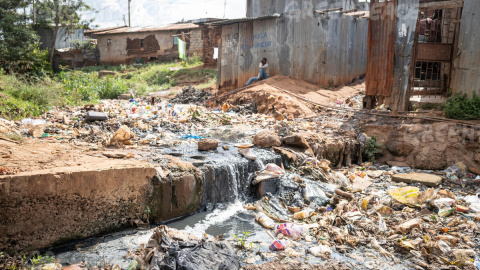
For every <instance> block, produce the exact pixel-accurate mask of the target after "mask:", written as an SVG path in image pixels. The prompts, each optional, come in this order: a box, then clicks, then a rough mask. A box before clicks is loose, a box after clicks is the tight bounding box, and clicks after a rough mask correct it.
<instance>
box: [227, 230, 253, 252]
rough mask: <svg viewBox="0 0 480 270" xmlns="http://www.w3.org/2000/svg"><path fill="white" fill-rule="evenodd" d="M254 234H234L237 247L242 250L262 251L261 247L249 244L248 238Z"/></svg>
mask: <svg viewBox="0 0 480 270" xmlns="http://www.w3.org/2000/svg"><path fill="white" fill-rule="evenodd" d="M251 233H252V232H242V234H238V235H237V234H234V235H233V238H234V239H235V246H237V247H238V248H241V249H249V250H252V249H254V248H258V249H259V250H260V246H258V245H256V244H255V243H253V242H249V243H247V240H248V238H249V237H250V234H251Z"/></svg>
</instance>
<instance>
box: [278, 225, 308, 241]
mask: <svg viewBox="0 0 480 270" xmlns="http://www.w3.org/2000/svg"><path fill="white" fill-rule="evenodd" d="M275 233H282V234H283V235H286V236H290V237H293V238H300V237H302V236H305V235H307V234H308V226H306V225H297V224H293V223H282V224H278V225H277V226H275Z"/></svg>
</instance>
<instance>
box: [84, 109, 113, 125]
mask: <svg viewBox="0 0 480 270" xmlns="http://www.w3.org/2000/svg"><path fill="white" fill-rule="evenodd" d="M106 120H108V115H107V114H106V113H104V112H93V111H91V112H87V116H86V117H85V121H89V122H93V121H106Z"/></svg>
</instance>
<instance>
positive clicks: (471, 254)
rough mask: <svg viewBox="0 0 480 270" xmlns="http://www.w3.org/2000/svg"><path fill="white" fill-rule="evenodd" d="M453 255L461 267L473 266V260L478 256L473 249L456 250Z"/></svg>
mask: <svg viewBox="0 0 480 270" xmlns="http://www.w3.org/2000/svg"><path fill="white" fill-rule="evenodd" d="M453 255H454V256H455V259H456V260H457V262H459V264H460V265H467V264H469V265H472V264H473V263H474V262H475V261H474V260H473V259H472V258H475V257H476V256H477V254H476V253H475V251H474V250H471V249H454V250H453Z"/></svg>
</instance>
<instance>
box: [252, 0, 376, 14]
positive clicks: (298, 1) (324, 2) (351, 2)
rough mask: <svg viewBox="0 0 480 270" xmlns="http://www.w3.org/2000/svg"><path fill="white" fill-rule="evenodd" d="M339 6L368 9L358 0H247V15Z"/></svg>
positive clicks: (295, 11) (290, 12)
mask: <svg viewBox="0 0 480 270" xmlns="http://www.w3.org/2000/svg"><path fill="white" fill-rule="evenodd" d="M339 7H342V8H343V9H345V10H347V9H353V8H357V9H358V10H368V3H367V2H360V1H359V0H310V1H304V0H247V17H261V16H264V15H273V14H275V13H278V14H282V13H283V14H290V15H295V14H297V15H298V14H300V13H299V12H300V11H301V10H313V9H315V10H325V9H331V8H339ZM302 15H303V14H302Z"/></svg>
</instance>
